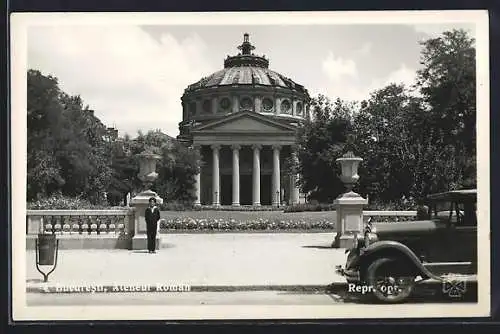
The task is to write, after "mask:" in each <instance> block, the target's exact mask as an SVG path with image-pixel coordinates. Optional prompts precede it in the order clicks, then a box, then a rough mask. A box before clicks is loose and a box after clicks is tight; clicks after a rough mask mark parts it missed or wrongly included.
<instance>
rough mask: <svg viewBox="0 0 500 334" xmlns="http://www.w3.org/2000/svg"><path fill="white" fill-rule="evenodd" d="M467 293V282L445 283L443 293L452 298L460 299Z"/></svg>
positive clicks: (454, 281) (453, 281)
mask: <svg viewBox="0 0 500 334" xmlns="http://www.w3.org/2000/svg"><path fill="white" fill-rule="evenodd" d="M466 291H467V287H466V285H465V281H459V280H452V281H445V282H443V292H444V293H447V294H448V296H450V297H452V298H460V297H462V295H463V294H464V293H465V292H466Z"/></svg>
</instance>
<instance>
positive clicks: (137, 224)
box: [130, 153, 163, 250]
mask: <svg viewBox="0 0 500 334" xmlns="http://www.w3.org/2000/svg"><path fill="white" fill-rule="evenodd" d="M139 158H140V170H139V175H138V177H139V179H140V180H141V181H142V182H143V184H144V188H145V189H146V190H144V191H142V192H140V193H139V194H137V195H136V196H134V197H133V198H132V199H131V200H130V206H131V207H133V208H134V212H135V217H134V236H133V237H132V249H134V250H137V249H147V248H148V240H147V233H146V232H147V228H146V217H145V213H146V208H147V207H148V205H149V199H150V198H151V197H154V198H156V203H157V204H162V203H163V199H162V198H161V197H160V196H158V194H157V193H156V192H154V191H152V190H150V187H151V185H152V184H153V182H154V181H155V180H156V179H157V178H158V174H157V173H156V162H157V161H158V160H160V158H161V157H160V156H159V155H156V154H151V153H143V154H141V155H139ZM159 228H160V222H158V226H157V229H158V231H157V234H156V249H159V248H160V235H159V233H158V232H159Z"/></svg>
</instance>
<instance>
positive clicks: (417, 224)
mask: <svg viewBox="0 0 500 334" xmlns="http://www.w3.org/2000/svg"><path fill="white" fill-rule="evenodd" d="M373 227H374V228H375V231H374V232H375V233H376V234H377V236H378V237H379V238H384V237H386V236H392V235H398V234H403V235H405V236H408V235H419V234H428V233H432V232H434V231H436V230H438V229H442V228H444V227H446V225H445V224H444V223H443V222H440V221H434V220H417V221H405V222H391V223H386V222H374V223H373Z"/></svg>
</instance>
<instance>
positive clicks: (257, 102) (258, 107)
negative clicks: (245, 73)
mask: <svg viewBox="0 0 500 334" xmlns="http://www.w3.org/2000/svg"><path fill="white" fill-rule="evenodd" d="M254 106H255V107H254V108H255V109H254V110H255V112H262V96H260V95H257V96H255V100H254Z"/></svg>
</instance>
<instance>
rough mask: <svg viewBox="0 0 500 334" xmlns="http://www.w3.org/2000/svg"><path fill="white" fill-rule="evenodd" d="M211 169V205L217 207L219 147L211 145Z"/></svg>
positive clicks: (218, 202) (218, 195)
mask: <svg viewBox="0 0 500 334" xmlns="http://www.w3.org/2000/svg"><path fill="white" fill-rule="evenodd" d="M211 147H212V156H213V167H212V191H213V194H212V196H213V197H212V204H213V205H219V204H220V201H219V198H220V183H219V173H220V171H219V152H220V145H212V146H211Z"/></svg>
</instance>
